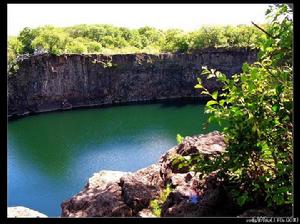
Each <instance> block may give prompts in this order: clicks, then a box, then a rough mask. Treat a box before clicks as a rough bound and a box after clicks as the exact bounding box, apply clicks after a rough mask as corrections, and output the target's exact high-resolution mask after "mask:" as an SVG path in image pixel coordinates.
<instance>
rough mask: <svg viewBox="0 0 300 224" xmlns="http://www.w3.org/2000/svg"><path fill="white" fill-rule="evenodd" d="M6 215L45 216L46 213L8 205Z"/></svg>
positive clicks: (18, 216)
mask: <svg viewBox="0 0 300 224" xmlns="http://www.w3.org/2000/svg"><path fill="white" fill-rule="evenodd" d="M7 217H8V218H47V216H46V215H44V214H42V213H40V212H38V211H34V210H32V209H29V208H26V207H23V206H16V207H8V208H7Z"/></svg>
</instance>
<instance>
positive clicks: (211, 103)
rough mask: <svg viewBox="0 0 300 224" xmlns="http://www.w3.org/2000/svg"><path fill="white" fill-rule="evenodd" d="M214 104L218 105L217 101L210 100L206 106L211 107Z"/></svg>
mask: <svg viewBox="0 0 300 224" xmlns="http://www.w3.org/2000/svg"><path fill="white" fill-rule="evenodd" d="M214 104H218V102H217V101H215V100H210V101H208V102H207V103H206V106H211V105H214Z"/></svg>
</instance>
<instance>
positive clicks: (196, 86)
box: [194, 84, 203, 89]
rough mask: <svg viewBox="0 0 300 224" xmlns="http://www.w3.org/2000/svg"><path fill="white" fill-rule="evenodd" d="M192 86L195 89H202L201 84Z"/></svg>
mask: <svg viewBox="0 0 300 224" xmlns="http://www.w3.org/2000/svg"><path fill="white" fill-rule="evenodd" d="M194 88H195V89H202V88H203V86H202V85H201V84H197V85H195V86H194Z"/></svg>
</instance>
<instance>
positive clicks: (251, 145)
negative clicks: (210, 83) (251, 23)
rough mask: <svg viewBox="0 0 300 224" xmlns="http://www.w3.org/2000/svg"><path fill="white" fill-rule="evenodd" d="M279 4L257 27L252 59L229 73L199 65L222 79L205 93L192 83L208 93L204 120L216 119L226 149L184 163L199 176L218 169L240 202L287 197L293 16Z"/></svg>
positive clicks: (288, 200)
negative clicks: (217, 86)
mask: <svg viewBox="0 0 300 224" xmlns="http://www.w3.org/2000/svg"><path fill="white" fill-rule="evenodd" d="M291 14H292V11H291V9H290V8H289V7H288V6H287V5H285V4H283V5H277V6H276V7H271V8H270V9H268V10H267V12H266V16H267V18H268V19H270V25H269V27H268V29H261V28H259V29H260V30H261V32H262V33H263V35H262V38H261V39H260V40H259V41H258V43H257V47H258V48H259V54H258V57H259V59H258V61H257V62H255V63H254V64H252V65H249V64H244V65H243V72H242V73H240V74H236V75H234V76H233V78H232V79H229V78H227V77H226V76H225V75H224V74H222V73H220V72H218V71H215V70H213V69H207V68H203V69H202V74H203V75H204V76H205V75H207V77H206V78H207V79H211V78H215V79H216V80H217V81H219V82H221V83H222V84H223V88H222V91H220V92H218V91H216V92H213V93H210V92H209V91H208V90H207V89H206V88H205V86H204V85H202V81H201V79H198V82H199V83H198V84H197V85H196V86H195V88H198V89H200V90H202V94H204V95H209V96H211V98H212V99H211V100H210V101H208V102H207V104H206V113H208V114H210V118H209V122H210V123H212V122H218V123H219V124H220V125H221V127H222V128H223V133H224V136H225V140H226V143H227V145H228V146H227V149H226V152H225V153H223V154H221V156H219V157H216V158H214V159H212V160H209V161H208V160H207V159H205V157H204V156H202V155H200V156H196V157H193V158H191V159H190V160H188V161H184V162H185V163H187V162H188V163H189V164H190V165H191V166H192V169H193V170H194V171H198V172H200V173H202V174H203V175H204V176H205V175H207V174H209V173H211V172H212V171H218V174H217V175H218V176H219V178H220V179H223V180H225V181H226V182H227V183H230V184H231V186H232V190H231V193H232V195H233V197H234V199H236V202H237V203H238V204H239V205H240V206H245V205H251V204H252V205H254V206H264V205H265V206H268V207H270V208H277V207H278V206H283V205H292V203H293V196H292V193H293V189H292V183H293V68H292V50H293V47H292V43H293V42H292V40H293V20H292V16H291Z"/></svg>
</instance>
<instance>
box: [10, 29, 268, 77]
mask: <svg viewBox="0 0 300 224" xmlns="http://www.w3.org/2000/svg"><path fill="white" fill-rule="evenodd" d="M261 38H262V33H261V32H260V31H259V30H257V29H256V28H255V27H253V26H247V25H239V26H223V27H222V26H204V27H201V28H199V29H198V30H195V31H193V32H184V31H183V30H180V29H169V30H158V29H155V28H153V27H148V26H146V27H142V28H139V29H128V28H124V27H115V26H111V25H86V24H83V25H77V26H71V27H65V28H61V27H54V26H48V25H46V26H41V27H38V28H28V27H26V28H24V29H23V30H22V31H21V32H20V34H19V35H18V36H17V37H9V38H8V71H9V73H14V71H15V70H16V68H17V67H16V64H17V63H16V58H17V56H18V55H21V54H33V53H42V52H47V53H50V54H54V55H60V54H63V53H102V54H121V53H151V54H157V53H161V52H191V51H193V50H197V49H201V48H207V47H249V46H254V44H255V43H256V42H257V41H258V40H259V39H261Z"/></svg>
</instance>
